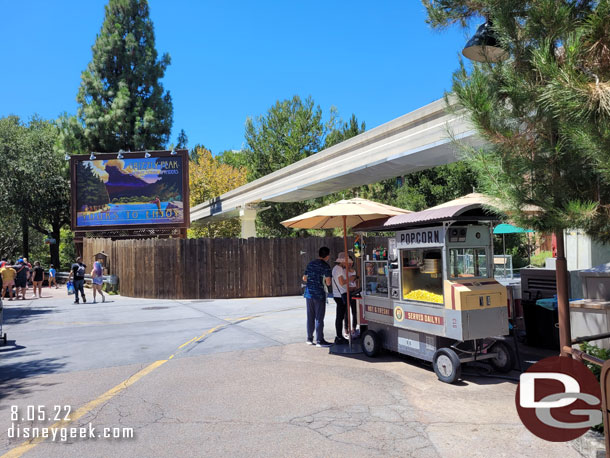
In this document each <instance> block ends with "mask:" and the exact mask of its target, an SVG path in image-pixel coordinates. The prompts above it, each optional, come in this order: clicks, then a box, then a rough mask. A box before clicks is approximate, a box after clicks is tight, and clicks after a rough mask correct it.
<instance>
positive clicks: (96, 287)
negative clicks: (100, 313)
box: [91, 261, 106, 304]
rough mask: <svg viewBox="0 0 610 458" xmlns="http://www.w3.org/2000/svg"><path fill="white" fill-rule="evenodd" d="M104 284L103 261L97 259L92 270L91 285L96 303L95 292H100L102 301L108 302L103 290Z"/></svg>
mask: <svg viewBox="0 0 610 458" xmlns="http://www.w3.org/2000/svg"><path fill="white" fill-rule="evenodd" d="M103 284H104V272H103V270H102V263H101V262H99V261H95V262H94V263H93V270H92V271H91V286H92V288H93V303H94V304H95V302H96V301H95V293H96V292H98V293H100V296H102V302H106V297H105V296H104V293H103V292H102V285H103Z"/></svg>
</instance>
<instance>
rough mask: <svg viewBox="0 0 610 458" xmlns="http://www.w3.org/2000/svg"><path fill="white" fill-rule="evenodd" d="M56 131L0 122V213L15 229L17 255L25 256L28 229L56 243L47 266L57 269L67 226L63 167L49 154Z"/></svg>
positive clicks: (45, 124) (39, 124)
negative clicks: (19, 243) (14, 223)
mask: <svg viewBox="0 0 610 458" xmlns="http://www.w3.org/2000/svg"><path fill="white" fill-rule="evenodd" d="M58 137H59V131H58V129H57V127H56V125H55V124H54V123H52V122H49V121H44V120H41V119H39V118H34V119H32V120H31V121H30V123H29V125H25V124H23V123H21V121H20V120H19V118H17V117H15V116H9V117H7V118H2V119H0V187H1V188H2V189H3V192H2V193H0V211H2V213H3V215H4V217H10V218H12V219H14V220H16V221H20V223H21V239H22V244H23V245H22V254H23V255H25V256H27V255H28V254H29V240H30V233H29V229H30V228H32V229H35V230H36V231H38V232H39V233H41V234H43V235H46V236H47V237H49V238H54V239H55V240H56V243H55V244H51V245H49V247H50V257H51V262H53V263H54V264H57V265H58V264H59V244H60V238H61V237H60V229H61V228H62V227H63V226H65V225H66V224H68V223H69V222H70V219H69V214H70V213H69V211H70V205H69V204H70V182H69V178H68V177H69V171H68V163H67V162H66V161H65V160H64V158H63V155H62V154H61V153H59V152H58V151H57V150H56V149H55V145H56V144H57V142H58Z"/></svg>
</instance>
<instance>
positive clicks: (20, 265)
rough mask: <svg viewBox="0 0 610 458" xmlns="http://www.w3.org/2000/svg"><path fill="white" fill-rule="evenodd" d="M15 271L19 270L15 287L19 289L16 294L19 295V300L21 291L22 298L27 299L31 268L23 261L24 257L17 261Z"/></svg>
mask: <svg viewBox="0 0 610 458" xmlns="http://www.w3.org/2000/svg"><path fill="white" fill-rule="evenodd" d="M15 272H17V276H16V277H15V288H16V290H17V291H16V293H15V296H16V297H17V300H19V293H21V299H22V300H25V292H26V288H27V284H28V272H29V269H28V266H27V265H26V264H25V263H24V262H23V259H20V260H19V261H17V266H16V267H15Z"/></svg>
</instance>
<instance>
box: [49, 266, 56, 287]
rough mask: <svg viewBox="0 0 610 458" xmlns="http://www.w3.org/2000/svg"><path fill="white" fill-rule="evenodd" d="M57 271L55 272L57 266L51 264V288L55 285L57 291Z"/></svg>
mask: <svg viewBox="0 0 610 458" xmlns="http://www.w3.org/2000/svg"><path fill="white" fill-rule="evenodd" d="M56 277H57V271H56V270H55V266H54V265H53V264H51V265H50V266H49V288H50V287H51V285H55V289H57V279H56Z"/></svg>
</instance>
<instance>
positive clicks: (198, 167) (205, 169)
mask: <svg viewBox="0 0 610 458" xmlns="http://www.w3.org/2000/svg"><path fill="white" fill-rule="evenodd" d="M194 155H195V156H196V157H197V161H196V162H191V164H190V168H189V185H190V198H191V206H195V205H198V204H201V203H203V202H205V201H207V200H209V199H212V198H214V197H217V196H220V195H221V194H224V193H225V192H228V191H230V190H231V189H235V188H237V187H239V186H241V185H243V184H246V182H247V180H246V170H245V169H243V168H242V169H240V168H236V167H232V166H230V165H227V164H223V163H222V162H220V161H219V160H218V159H216V158H214V157H213V156H212V152H211V151H210V150H208V149H205V148H203V147H198V148H196V151H195V152H194ZM240 231H241V225H240V222H239V220H237V219H232V220H227V221H219V222H213V223H209V224H206V225H205V226H195V227H192V228H191V229H189V237H191V238H196V237H239V234H240Z"/></svg>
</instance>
